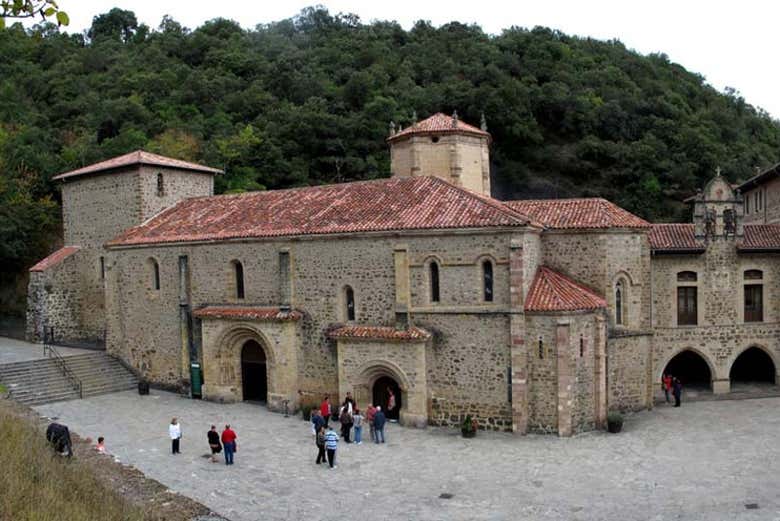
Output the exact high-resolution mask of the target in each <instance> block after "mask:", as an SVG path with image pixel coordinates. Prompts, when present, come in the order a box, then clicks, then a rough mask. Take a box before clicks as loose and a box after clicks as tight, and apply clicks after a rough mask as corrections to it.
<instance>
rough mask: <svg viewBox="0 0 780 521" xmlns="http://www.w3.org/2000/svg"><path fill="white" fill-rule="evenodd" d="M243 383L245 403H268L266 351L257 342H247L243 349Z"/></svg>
mask: <svg viewBox="0 0 780 521" xmlns="http://www.w3.org/2000/svg"><path fill="white" fill-rule="evenodd" d="M241 381H242V387H243V391H244V400H245V401H253V402H267V401H268V373H267V368H266V361H265V351H264V350H263V346H261V345H260V344H259V343H258V342H257V341H256V340H247V341H246V342H244V345H243V347H242V348H241Z"/></svg>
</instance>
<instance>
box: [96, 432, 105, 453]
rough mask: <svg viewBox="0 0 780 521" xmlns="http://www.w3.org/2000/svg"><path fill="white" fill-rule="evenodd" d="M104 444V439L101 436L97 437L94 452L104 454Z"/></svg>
mask: <svg viewBox="0 0 780 521" xmlns="http://www.w3.org/2000/svg"><path fill="white" fill-rule="evenodd" d="M104 442H105V438H104V437H103V436H98V442H97V445H95V450H96V451H98V452H99V453H101V454H105V453H106V444H105V443H104Z"/></svg>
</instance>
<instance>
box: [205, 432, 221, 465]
mask: <svg viewBox="0 0 780 521" xmlns="http://www.w3.org/2000/svg"><path fill="white" fill-rule="evenodd" d="M206 438H207V439H208V440H209V447H210V448H211V462H212V463H216V462H217V454H219V453H220V452H222V445H221V444H220V443H219V433H218V432H217V426H216V425H212V426H211V430H209V431H208V432H207V433H206Z"/></svg>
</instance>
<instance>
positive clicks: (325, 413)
mask: <svg viewBox="0 0 780 521" xmlns="http://www.w3.org/2000/svg"><path fill="white" fill-rule="evenodd" d="M331 413H332V411H331V409H330V396H328V395H327V394H326V395H325V398H323V399H322V403H321V404H320V414H321V415H322V418H323V419H324V420H325V427H327V426H328V422H329V421H330V415H331Z"/></svg>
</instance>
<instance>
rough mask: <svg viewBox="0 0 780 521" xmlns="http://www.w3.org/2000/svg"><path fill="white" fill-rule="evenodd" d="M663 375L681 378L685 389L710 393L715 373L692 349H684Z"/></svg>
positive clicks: (672, 360) (667, 366)
mask: <svg viewBox="0 0 780 521" xmlns="http://www.w3.org/2000/svg"><path fill="white" fill-rule="evenodd" d="M663 374H670V375H672V376H673V377H676V378H679V379H680V381H681V382H682V384H683V386H684V388H685V389H688V390H691V389H693V390H696V391H709V390H711V389H712V380H713V378H714V376H715V372H714V371H713V368H712V367H711V365H710V363H709V362H708V361H707V359H706V358H705V357H704V356H703V355H701V354H700V353H698V352H696V351H694V350H692V349H683V350H682V351H680V352H679V353H677V354H676V355H674V356H673V357H672V358H671V359H670V360H669V361H668V362H667V363H666V365H665V366H664V369H663Z"/></svg>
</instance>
